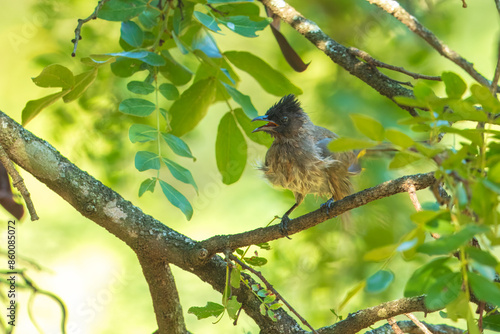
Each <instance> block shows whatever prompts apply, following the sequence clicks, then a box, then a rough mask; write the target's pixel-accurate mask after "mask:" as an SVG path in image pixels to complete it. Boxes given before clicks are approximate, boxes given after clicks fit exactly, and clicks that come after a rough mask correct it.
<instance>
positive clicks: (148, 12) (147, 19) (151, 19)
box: [139, 7, 160, 29]
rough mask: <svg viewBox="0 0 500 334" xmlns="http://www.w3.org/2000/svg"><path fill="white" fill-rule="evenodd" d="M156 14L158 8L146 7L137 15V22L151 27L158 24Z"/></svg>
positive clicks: (145, 26)
mask: <svg viewBox="0 0 500 334" xmlns="http://www.w3.org/2000/svg"><path fill="white" fill-rule="evenodd" d="M158 16H160V12H159V11H158V10H156V9H154V8H150V7H148V8H146V9H145V10H144V11H143V12H142V13H141V14H140V15H139V22H141V24H142V26H143V27H144V28H146V29H153V28H154V27H155V26H156V25H157V24H158Z"/></svg>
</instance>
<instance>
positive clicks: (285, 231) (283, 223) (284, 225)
mask: <svg viewBox="0 0 500 334" xmlns="http://www.w3.org/2000/svg"><path fill="white" fill-rule="evenodd" d="M289 222H290V218H288V215H283V217H281V223H280V232H281V234H283V235H284V236H285V237H287V238H288V239H292V238H290V237H289V236H288V223H289Z"/></svg>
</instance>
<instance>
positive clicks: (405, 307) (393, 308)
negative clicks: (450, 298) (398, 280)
mask: <svg viewBox="0 0 500 334" xmlns="http://www.w3.org/2000/svg"><path fill="white" fill-rule="evenodd" d="M434 311H436V310H430V309H428V308H427V306H425V303H424V296H419V297H412V298H402V299H398V300H393V301H390V302H387V303H384V304H380V305H378V306H374V307H370V308H367V309H364V310H360V311H358V312H355V313H351V314H349V315H348V316H347V318H345V319H344V320H342V321H339V322H337V323H336V324H334V325H332V326H328V327H323V328H320V329H318V330H317V331H318V333H320V334H337V333H338V334H351V333H352V334H354V333H358V332H359V331H360V330H362V329H364V328H368V327H370V326H372V325H373V324H375V323H376V322H377V321H380V320H385V319H389V318H392V317H395V316H397V315H400V314H405V313H411V312H424V313H430V312H434Z"/></svg>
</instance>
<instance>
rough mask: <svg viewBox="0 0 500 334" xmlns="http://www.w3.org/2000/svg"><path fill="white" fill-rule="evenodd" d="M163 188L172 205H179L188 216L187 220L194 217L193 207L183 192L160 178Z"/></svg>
mask: <svg viewBox="0 0 500 334" xmlns="http://www.w3.org/2000/svg"><path fill="white" fill-rule="evenodd" d="M160 186H161V190H162V191H163V194H164V195H165V197H167V199H168V201H169V202H170V203H172V205H174V206H176V207H178V208H179V209H180V210H181V211H182V213H184V215H185V216H186V219H187V220H191V217H193V207H192V206H191V204H190V203H189V201H188V200H187V198H186V197H184V195H183V194H181V193H180V192H179V191H178V190H177V189H175V188H174V187H172V186H171V185H170V184H168V183H167V182H165V181H163V180H160Z"/></svg>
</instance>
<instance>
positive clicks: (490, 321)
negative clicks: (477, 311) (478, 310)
mask: <svg viewBox="0 0 500 334" xmlns="http://www.w3.org/2000/svg"><path fill="white" fill-rule="evenodd" d="M483 328H484V329H489V330H492V331H495V332H500V314H491V315H487V316H485V317H484V318H483Z"/></svg>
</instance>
